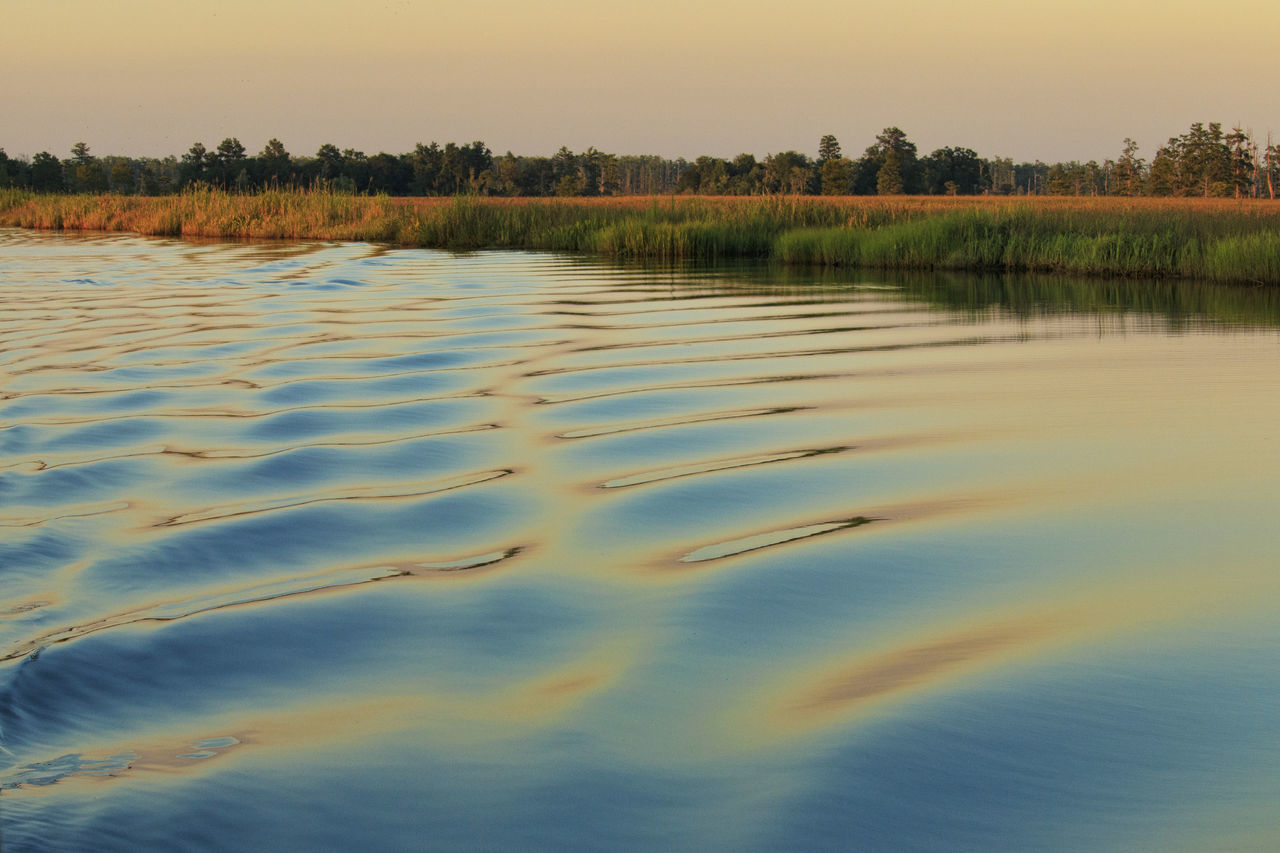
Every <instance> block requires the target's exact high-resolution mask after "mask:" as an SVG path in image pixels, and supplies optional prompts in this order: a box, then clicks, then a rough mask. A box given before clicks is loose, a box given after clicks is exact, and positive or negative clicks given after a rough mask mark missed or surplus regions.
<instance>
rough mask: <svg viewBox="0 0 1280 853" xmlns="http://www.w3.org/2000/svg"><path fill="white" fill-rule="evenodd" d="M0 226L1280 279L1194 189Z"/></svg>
mask: <svg viewBox="0 0 1280 853" xmlns="http://www.w3.org/2000/svg"><path fill="white" fill-rule="evenodd" d="M0 225H8V226H19V227H24V228H43V229H63V230H80V231H133V232H136V233H139V234H147V235H157V236H188V237H222V238H258V239H262V238H265V239H294V240H297V239H314V240H362V241H370V242H377V243H387V244H392V245H402V246H418V247H424V248H441V249H451V250H474V249H486V248H509V249H534V250H552V251H569V252H588V253H595V254H600V255H604V256H607V257H614V258H619V259H629V260H630V259H635V260H643V259H653V260H661V261H687V260H702V259H716V258H764V259H770V260H773V261H776V262H780V263H782V264H786V265H796V266H827V267H865V268H876V269H904V270H965V271H975V272H1043V273H1057V274H1068V275H1083V276H1131V277H1143V278H1171V277H1178V278H1196V279H1201V280H1205V281H1221V282H1236V283H1260V284H1280V204H1278V203H1275V202H1270V201H1253V200H1244V201H1235V200H1201V199H1118V198H1110V199H1105V198H1104V199H1095V198H1035V199H1008V198H996V197H979V198H937V197H888V198H834V199H833V198H811V197H790V196H787V197H774V196H770V197H755V198H715V197H669V196H664V197H656V198H638V197H628V198H596V199H494V198H474V197H458V198H444V199H401V198H396V199H393V198H388V197H385V196H355V195H346V194H341V193H334V192H329V191H325V190H311V191H294V190H270V191H266V192H262V193H258V194H251V195H239V194H233V193H226V192H222V191H219V190H213V189H208V188H203V189H195V190H190V191H186V192H183V193H182V194H180V195H174V196H160V197H138V196H115V195H113V196H69V195H34V194H31V193H25V192H22V191H17V190H3V191H0Z"/></svg>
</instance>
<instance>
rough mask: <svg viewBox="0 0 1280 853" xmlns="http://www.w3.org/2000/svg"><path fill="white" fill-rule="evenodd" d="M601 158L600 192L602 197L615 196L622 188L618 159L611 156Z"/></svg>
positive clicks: (606, 155)
mask: <svg viewBox="0 0 1280 853" xmlns="http://www.w3.org/2000/svg"><path fill="white" fill-rule="evenodd" d="M601 156H602V161H601V175H600V191H601V192H602V193H603V194H604V195H617V194H618V190H619V189H620V187H621V186H622V171H621V168H620V167H619V166H618V158H617V157H616V156H614V155H613V154H604V155H601Z"/></svg>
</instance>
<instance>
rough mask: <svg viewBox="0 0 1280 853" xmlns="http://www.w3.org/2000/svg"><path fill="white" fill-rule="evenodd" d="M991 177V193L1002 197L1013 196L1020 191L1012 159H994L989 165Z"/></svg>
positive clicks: (988, 169) (988, 171)
mask: <svg viewBox="0 0 1280 853" xmlns="http://www.w3.org/2000/svg"><path fill="white" fill-rule="evenodd" d="M987 173H988V175H989V176H990V184H991V191H992V192H994V193H998V194H1000V195H1012V194H1013V193H1015V192H1017V190H1018V179H1017V175H1016V173H1015V172H1014V167H1013V158H1012V157H993V158H992V159H991V160H990V161H989V162H988V163H987Z"/></svg>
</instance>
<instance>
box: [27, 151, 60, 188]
mask: <svg viewBox="0 0 1280 853" xmlns="http://www.w3.org/2000/svg"><path fill="white" fill-rule="evenodd" d="M63 187H64V183H63V177H62V161H60V160H59V159H58V158H57V157H54V156H53V155H52V154H50V153H49V152H48V151H41V152H40V153H39V154H37V155H36V156H34V157H32V158H31V189H33V190H35V191H36V192H43V193H56V192H62V189H63Z"/></svg>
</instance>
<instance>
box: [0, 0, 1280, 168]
mask: <svg viewBox="0 0 1280 853" xmlns="http://www.w3.org/2000/svg"><path fill="white" fill-rule="evenodd" d="M0 28H2V29H0V32H2V33H3V49H2V50H0V80H3V81H4V83H3V86H4V98H3V101H0V147H3V148H4V149H5V150H6V151H7V152H8V153H9V154H10V155H20V154H26V155H28V156H30V155H32V154H34V153H36V152H38V151H41V150H49V151H51V152H52V153H54V154H56V155H58V156H60V157H66V156H68V152H69V150H70V148H71V146H72V145H73V144H74V143H75V142H77V141H81V140H83V141H85V142H87V143H88V144H89V146H90V149H91V150H92V151H93V153H95V154H99V155H102V154H130V155H156V156H158V155H164V154H181V153H183V152H184V151H186V150H187V149H188V148H189V147H190V146H191V144H192V143H193V142H196V141H200V142H203V143H204V144H205V145H207V146H208V147H210V148H212V147H214V146H215V145H217V143H218V142H219V141H220V140H221V139H223V138H224V137H227V136H235V137H237V138H239V139H240V141H241V142H243V143H244V145H245V147H246V148H247V149H248V150H249V152H250V153H257V152H258V151H259V150H261V148H262V146H263V144H264V143H265V142H266V141H267V140H268V139H269V138H271V137H278V138H279V139H280V140H282V141H283V142H284V144H285V147H286V148H287V149H288V150H289V151H290V153H293V154H314V153H315V151H316V149H317V148H318V147H319V146H320V145H321V144H322V143H324V142H332V143H334V144H335V145H337V146H338V147H339V148H357V149H360V150H362V151H364V152H365V153H367V154H375V153H377V152H378V151H388V152H391V153H401V152H404V151H408V150H410V149H412V148H413V145H414V143H416V142H419V141H421V142H430V141H432V140H435V141H438V142H441V143H444V142H448V141H456V142H459V143H463V142H469V141H471V140H475V139H481V140H484V141H485V142H486V143H487V144H488V145H489V146H490V147H491V148H492V149H493V150H494V151H495V153H499V154H500V153H503V152H505V151H507V150H511V151H514V152H516V153H518V154H550V153H553V152H554V151H555V150H556V149H557V148H559V147H560V146H561V145H567V146H569V147H570V148H571V149H573V150H575V151H580V150H583V149H585V148H587V147H588V146H595V147H596V148H599V149H600V150H602V151H608V152H612V153H618V154H631V153H654V154H662V155H665V156H668V157H675V156H684V157H689V158H692V157H695V156H698V155H700V154H711V155H715V156H727V157H732V156H733V155H735V154H737V153H739V152H742V151H747V152H750V153H753V154H756V155H758V156H763V155H765V154H768V153H771V152H776V151H782V150H787V149H796V150H799V151H803V152H805V153H808V154H810V155H812V154H814V153H816V150H817V144H818V138H819V137H820V136H821V135H822V134H824V133H834V134H835V135H836V136H837V137H839V139H840V142H841V144H842V146H843V148H844V150H845V153H847V154H850V155H853V156H857V155H858V154H860V153H861V152H862V150H863V149H864V148H866V147H867V146H868V145H869V144H871V143H872V142H873V140H874V136H875V134H876V133H877V132H878V131H880V130H881V129H882V128H884V127H886V126H889V125H896V126H898V127H901V128H902V129H903V130H905V131H906V132H907V135H908V136H909V137H910V139H911V140H912V141H914V142H915V143H916V144H917V146H918V147H919V149H920V152H921V153H922V154H925V153H928V152H929V151H931V150H933V149H935V148H938V147H940V146H943V145H958V146H967V147H970V148H973V149H974V150H976V151H977V152H978V153H979V154H982V155H983V156H988V157H990V156H996V155H1003V156H1012V157H1014V158H1015V159H1016V160H1020V161H1021V160H1030V159H1035V158H1040V159H1043V160H1046V161H1051V162H1052V161H1055V160H1070V159H1079V160H1082V161H1083V160H1089V159H1098V160H1102V159H1103V158H1106V157H1111V158H1114V157H1116V156H1117V155H1118V154H1119V153H1120V150H1121V147H1122V142H1121V141H1122V140H1123V138H1124V137H1126V136H1131V137H1133V138H1134V139H1136V140H1137V141H1138V142H1139V143H1140V144H1141V146H1142V153H1143V155H1144V156H1147V157H1150V155H1151V153H1152V152H1153V151H1154V150H1155V148H1156V147H1157V146H1158V145H1160V144H1162V143H1163V142H1164V141H1165V140H1166V139H1168V138H1169V137H1170V136H1175V135H1177V134H1180V133H1182V132H1184V131H1185V130H1186V129H1187V127H1188V125H1190V123H1191V122H1193V121H1204V122H1210V121H1220V122H1222V123H1223V124H1224V126H1226V127H1228V128H1229V127H1231V126H1232V125H1235V124H1239V125H1241V126H1243V127H1245V128H1247V129H1252V130H1253V131H1254V132H1255V133H1256V134H1257V135H1258V136H1259V137H1265V135H1266V133H1267V132H1268V130H1273V129H1274V130H1276V131H1277V136H1280V73H1278V72H1280V60H1278V59H1277V52H1276V50H1275V47H1274V42H1275V36H1276V33H1277V32H1280V3H1278V2H1276V0H1232V2H1230V3H1222V4H1209V3H1205V2H1203V0H1162V2H1159V3H1155V2H1151V0H1142V2H1135V0H1077V2H1070V3H1068V2H1061V0H1045V2H1038V3H1037V2H1035V0H1018V1H1017V2H1015V0H978V2H970V3H962V2H958V0H877V2H861V0H850V2H837V0H791V2H787V3H761V2H754V0H741V2H734V3H730V2H724V0H702V2H699V0H692V2H690V0H681V2H677V0H648V2H644V3H626V4H623V3H621V2H617V0H541V2H538V1H537V0H490V2H488V3H485V4H483V5H481V4H470V3H464V2H457V0H454V2H449V3H444V2H435V0H432V2H417V0H384V2H379V0H367V2H364V3H360V4H357V3H355V2H335V0H202V2H199V3H190V4H188V3H183V2H173V1H172V0H164V2H161V0H112V2H102V0H94V2H89V0H4V2H3V4H0Z"/></svg>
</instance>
